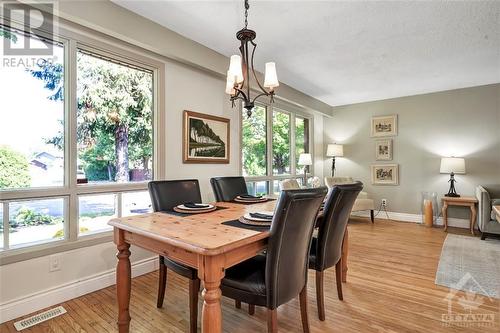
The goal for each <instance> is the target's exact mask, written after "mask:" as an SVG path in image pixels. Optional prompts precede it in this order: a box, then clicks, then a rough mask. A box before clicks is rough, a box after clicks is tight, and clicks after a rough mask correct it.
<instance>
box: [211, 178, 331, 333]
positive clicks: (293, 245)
mask: <svg viewBox="0 0 500 333" xmlns="http://www.w3.org/2000/svg"><path fill="white" fill-rule="evenodd" d="M326 193H327V189H326V188H325V187H321V188H315V189H297V190H288V191H281V194H280V196H279V199H278V202H277V204H276V209H275V214H274V217H273V220H272V222H271V228H270V231H269V240H268V245H267V252H266V254H265V255H262V254H261V255H257V256H255V257H253V258H251V259H248V260H246V261H244V262H242V263H240V264H237V265H235V266H233V267H230V268H228V269H227V270H226V272H225V277H224V279H223V280H222V282H221V290H222V295H224V296H226V297H229V298H232V299H234V300H236V301H239V302H245V303H248V304H252V305H254V306H255V305H256V306H264V307H266V308H267V327H268V332H271V333H275V332H277V331H278V325H277V311H276V309H277V308H278V307H279V306H280V305H282V304H285V303H287V302H288V301H290V300H291V299H293V298H295V297H297V295H298V296H299V298H300V312H301V318H302V328H303V331H304V332H309V321H308V317H307V270H308V269H307V268H308V262H309V249H310V246H311V239H312V233H313V229H314V225H315V222H316V216H317V214H318V210H319V208H320V205H321V203H322V201H323V199H324V197H325V195H326Z"/></svg>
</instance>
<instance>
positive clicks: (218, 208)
mask: <svg viewBox="0 0 500 333" xmlns="http://www.w3.org/2000/svg"><path fill="white" fill-rule="evenodd" d="M223 209H228V207H222V206H217V208H216V209H215V210H213V211H211V212H206V213H197V214H188V213H179V212H176V211H174V210H165V211H162V212H161V213H165V214H170V215H175V216H179V217H186V216H193V215H203V214H210V213H213V212H216V211H218V210H223Z"/></svg>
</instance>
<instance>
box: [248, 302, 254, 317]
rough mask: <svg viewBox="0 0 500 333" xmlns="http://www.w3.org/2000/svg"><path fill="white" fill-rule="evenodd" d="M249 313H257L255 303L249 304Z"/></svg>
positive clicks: (251, 314)
mask: <svg viewBox="0 0 500 333" xmlns="http://www.w3.org/2000/svg"><path fill="white" fill-rule="evenodd" d="M248 314H249V315H250V316H253V315H254V314H255V305H253V304H248Z"/></svg>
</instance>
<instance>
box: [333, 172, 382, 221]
mask: <svg viewBox="0 0 500 333" xmlns="http://www.w3.org/2000/svg"><path fill="white" fill-rule="evenodd" d="M352 183H354V180H353V179H352V178H351V177H325V184H326V186H328V188H329V189H331V188H332V187H333V186H334V185H341V184H352ZM364 210H369V211H370V220H371V221H372V223H374V222H375V214H374V210H375V202H374V201H373V199H371V198H370V196H369V195H368V193H366V192H360V193H359V195H358V197H357V198H356V201H355V202H354V206H353V207H352V211H353V212H359V211H364Z"/></svg>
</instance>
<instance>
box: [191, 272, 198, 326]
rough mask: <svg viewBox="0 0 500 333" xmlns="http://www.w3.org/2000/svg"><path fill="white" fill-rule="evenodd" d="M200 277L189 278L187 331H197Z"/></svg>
mask: <svg viewBox="0 0 500 333" xmlns="http://www.w3.org/2000/svg"><path fill="white" fill-rule="evenodd" d="M199 292H200V279H195V280H189V332H191V333H196V332H197V331H198V293H199Z"/></svg>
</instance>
